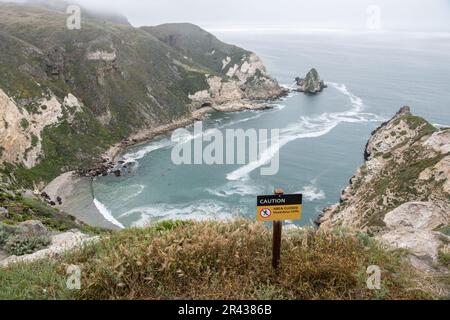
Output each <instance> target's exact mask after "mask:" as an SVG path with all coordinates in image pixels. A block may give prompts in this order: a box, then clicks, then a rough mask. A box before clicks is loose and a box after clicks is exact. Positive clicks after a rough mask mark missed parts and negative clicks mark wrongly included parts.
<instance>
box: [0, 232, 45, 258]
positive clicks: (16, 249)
mask: <svg viewBox="0 0 450 320" xmlns="http://www.w3.org/2000/svg"><path fill="white" fill-rule="evenodd" d="M50 242H51V241H50V238H49V237H48V236H39V237H34V236H28V235H21V234H19V235H14V236H10V237H8V238H7V239H6V241H5V243H4V245H3V249H4V250H5V251H6V252H7V253H9V254H11V255H16V256H22V255H25V254H30V253H33V252H36V251H38V250H41V249H44V248H46V247H47V246H48V245H49V244H50Z"/></svg>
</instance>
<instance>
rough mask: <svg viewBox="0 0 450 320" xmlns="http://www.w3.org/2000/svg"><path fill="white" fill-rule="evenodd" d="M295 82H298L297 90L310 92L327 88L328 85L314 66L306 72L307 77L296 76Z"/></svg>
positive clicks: (317, 91)
mask: <svg viewBox="0 0 450 320" xmlns="http://www.w3.org/2000/svg"><path fill="white" fill-rule="evenodd" d="M295 82H296V84H297V91H299V92H304V93H308V94H316V93H319V92H322V91H323V89H325V88H327V85H326V84H325V82H324V81H323V80H320V76H319V73H318V72H317V70H316V69H314V68H313V69H311V70H310V71H309V72H308V73H307V74H306V77H305V78H300V77H297V78H295Z"/></svg>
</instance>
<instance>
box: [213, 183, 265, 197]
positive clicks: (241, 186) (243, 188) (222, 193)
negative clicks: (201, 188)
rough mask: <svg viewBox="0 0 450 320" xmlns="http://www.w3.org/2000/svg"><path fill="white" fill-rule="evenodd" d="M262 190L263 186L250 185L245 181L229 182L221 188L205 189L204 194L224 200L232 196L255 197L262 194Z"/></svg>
mask: <svg viewBox="0 0 450 320" xmlns="http://www.w3.org/2000/svg"><path fill="white" fill-rule="evenodd" d="M264 189H265V188H264V187H263V186H259V185H254V184H250V183H248V182H246V181H230V182H228V183H227V184H225V185H223V186H221V187H218V188H215V189H206V192H208V193H209V194H211V195H214V196H216V197H222V198H226V197H229V196H232V195H239V196H256V195H258V194H261V193H263V192H264Z"/></svg>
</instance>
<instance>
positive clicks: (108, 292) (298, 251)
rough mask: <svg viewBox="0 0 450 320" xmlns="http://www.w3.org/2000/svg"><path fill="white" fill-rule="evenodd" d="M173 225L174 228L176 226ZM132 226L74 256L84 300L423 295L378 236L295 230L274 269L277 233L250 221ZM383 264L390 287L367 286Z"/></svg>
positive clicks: (408, 270)
mask: <svg viewBox="0 0 450 320" xmlns="http://www.w3.org/2000/svg"><path fill="white" fill-rule="evenodd" d="M166 227H168V228H169V229H171V228H172V227H174V226H171V225H170V224H168V225H167V226H166ZM161 229H164V228H161V226H159V227H153V228H150V229H146V230H127V231H124V232H121V233H117V234H115V235H113V236H111V237H110V238H109V239H107V240H104V241H102V242H101V243H98V244H95V245H93V246H90V247H87V248H85V249H84V250H82V251H80V252H78V253H75V254H73V255H71V257H69V258H68V259H67V260H66V263H70V264H78V265H81V266H82V273H83V279H82V290H81V291H79V292H78V293H77V296H76V298H81V299H420V298H432V296H430V295H429V294H427V293H426V292H424V291H422V290H420V289H417V288H415V287H416V282H415V281H413V280H414V277H415V276H417V275H416V274H414V272H413V270H412V269H411V267H409V266H408V265H406V264H405V263H403V262H402V261H403V259H402V254H401V253H400V252H387V251H385V250H384V249H383V248H381V247H380V246H379V245H378V244H376V243H375V242H374V241H373V240H371V239H363V240H362V239H360V238H358V237H354V236H349V235H343V234H317V233H316V232H315V231H312V230H307V231H295V232H290V233H289V235H285V236H284V240H283V249H282V265H281V268H280V269H279V270H278V271H274V270H273V269H272V267H271V232H270V230H268V229H267V228H266V227H265V226H264V225H262V224H257V223H250V222H248V221H234V222H229V223H222V222H206V223H205V222H202V223H188V224H177V225H176V226H175V228H173V229H172V230H170V231H165V230H161ZM373 264H376V265H378V266H380V267H381V269H382V271H383V275H382V288H381V290H377V291H373V290H368V289H367V288H366V273H365V272H366V269H367V267H368V266H369V265H373Z"/></svg>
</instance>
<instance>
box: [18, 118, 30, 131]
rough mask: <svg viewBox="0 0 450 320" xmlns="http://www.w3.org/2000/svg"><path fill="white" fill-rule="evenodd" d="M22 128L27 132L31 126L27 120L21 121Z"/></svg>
mask: <svg viewBox="0 0 450 320" xmlns="http://www.w3.org/2000/svg"><path fill="white" fill-rule="evenodd" d="M20 126H21V127H22V129H23V130H26V129H28V127H29V126H30V123H29V122H28V120H27V119H25V118H22V120H20Z"/></svg>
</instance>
